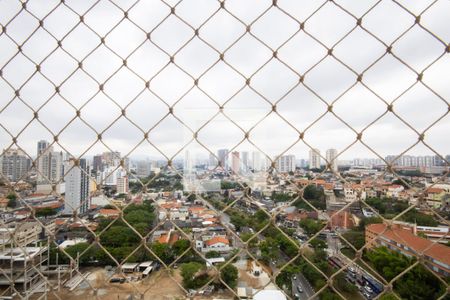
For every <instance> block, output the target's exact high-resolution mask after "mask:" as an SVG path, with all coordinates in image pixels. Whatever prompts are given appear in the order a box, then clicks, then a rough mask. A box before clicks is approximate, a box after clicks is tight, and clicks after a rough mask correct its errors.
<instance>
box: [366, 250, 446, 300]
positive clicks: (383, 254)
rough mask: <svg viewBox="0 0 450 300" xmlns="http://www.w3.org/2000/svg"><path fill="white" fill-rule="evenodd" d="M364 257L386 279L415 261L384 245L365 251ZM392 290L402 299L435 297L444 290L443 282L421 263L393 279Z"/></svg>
mask: <svg viewBox="0 0 450 300" xmlns="http://www.w3.org/2000/svg"><path fill="white" fill-rule="evenodd" d="M365 258H366V259H367V260H368V261H369V262H370V263H371V264H372V265H373V267H374V268H375V270H376V271H377V272H378V273H379V274H380V275H381V276H383V277H384V278H385V279H386V280H387V281H390V280H392V279H393V278H395V277H396V276H397V275H399V274H400V273H401V272H403V271H404V270H405V269H406V268H407V267H409V266H411V265H412V264H413V263H414V262H415V258H409V257H406V256H404V255H402V254H400V253H398V252H393V251H390V250H389V249H387V248H386V247H379V248H376V249H374V250H372V251H367V252H366V253H365ZM394 291H395V292H396V293H397V294H398V295H400V296H401V297H402V299H414V300H416V299H417V300H419V299H437V298H439V297H440V296H441V295H442V294H443V293H444V292H445V286H444V284H443V283H442V282H441V281H440V280H438V279H437V278H436V275H434V274H433V273H432V272H430V271H429V270H428V269H426V268H425V267H424V266H422V265H421V264H419V265H417V266H415V267H413V268H412V269H411V270H410V271H409V272H407V273H405V274H404V275H402V276H401V277H400V278H399V279H397V280H395V281H394Z"/></svg>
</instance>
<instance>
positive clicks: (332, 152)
mask: <svg viewBox="0 0 450 300" xmlns="http://www.w3.org/2000/svg"><path fill="white" fill-rule="evenodd" d="M337 154H338V152H337V150H336V149H328V150H327V152H326V159H327V163H328V164H330V169H331V171H333V172H337V171H338V162H337Z"/></svg>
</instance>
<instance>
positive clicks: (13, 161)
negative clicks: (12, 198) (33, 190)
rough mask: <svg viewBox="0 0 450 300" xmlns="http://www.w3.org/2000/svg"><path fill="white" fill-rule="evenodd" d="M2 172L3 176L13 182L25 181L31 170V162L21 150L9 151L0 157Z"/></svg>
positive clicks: (5, 151)
mask: <svg viewBox="0 0 450 300" xmlns="http://www.w3.org/2000/svg"><path fill="white" fill-rule="evenodd" d="M0 165H1V172H2V173H3V176H5V177H6V178H8V180H10V181H12V182H17V181H19V180H20V179H24V177H25V176H26V173H27V172H28V170H29V169H30V166H31V161H30V159H29V158H28V156H27V155H26V154H25V152H23V151H22V150H20V149H12V148H10V149H8V150H4V151H3V155H2V156H0Z"/></svg>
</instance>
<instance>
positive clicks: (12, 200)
mask: <svg viewBox="0 0 450 300" xmlns="http://www.w3.org/2000/svg"><path fill="white" fill-rule="evenodd" d="M6 198H7V199H8V207H9V208H15V207H17V195H16V194H14V193H10V194H8V196H6Z"/></svg>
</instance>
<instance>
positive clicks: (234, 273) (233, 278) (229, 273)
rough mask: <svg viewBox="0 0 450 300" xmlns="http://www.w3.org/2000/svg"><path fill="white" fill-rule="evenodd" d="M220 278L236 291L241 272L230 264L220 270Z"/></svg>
mask: <svg viewBox="0 0 450 300" xmlns="http://www.w3.org/2000/svg"><path fill="white" fill-rule="evenodd" d="M220 277H221V278H222V280H223V281H224V282H225V283H226V284H227V285H228V286H229V287H231V288H232V289H234V288H235V287H236V286H237V281H238V277H239V271H238V269H237V268H236V267H235V266H233V265H232V264H228V265H226V266H225V267H223V268H222V269H221V270H220Z"/></svg>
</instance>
